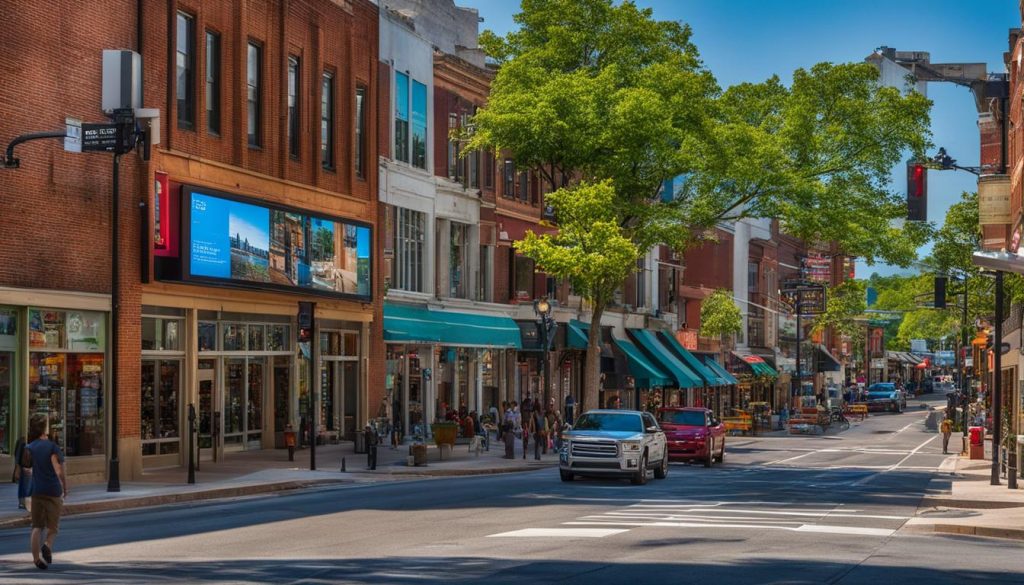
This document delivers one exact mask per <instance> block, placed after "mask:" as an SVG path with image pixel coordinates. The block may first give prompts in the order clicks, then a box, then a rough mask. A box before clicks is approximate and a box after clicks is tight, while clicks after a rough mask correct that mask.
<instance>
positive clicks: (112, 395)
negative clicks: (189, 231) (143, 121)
mask: <svg viewBox="0 0 1024 585" xmlns="http://www.w3.org/2000/svg"><path fill="white" fill-rule="evenodd" d="M120 171H121V155H120V154H115V155H114V169H113V173H114V175H113V186H112V188H111V192H110V335H109V336H108V337H109V339H110V368H109V371H110V392H109V399H108V401H109V403H110V408H109V409H108V411H109V412H110V469H109V471H108V472H107V491H108V492H119V491H121V473H120V467H121V466H120V460H119V459H118V456H117V374H118V371H119V370H120V368H119V367H118V364H119V361H118V360H119V358H120V355H121V351H120V348H119V347H118V338H119V337H120V336H119V332H120V329H121V326H120V319H119V317H120V313H121V292H120V290H119V288H120V287H119V285H118V281H119V280H120V277H121V269H120V267H121V262H120V259H119V258H118V249H119V248H120V246H119V244H120V230H119V229H118V224H119V223H120V222H119V221H118V217H117V216H118V213H117V212H118V208H119V207H120V197H119V195H120V194H119V190H120V187H121V184H120V175H121V172H120Z"/></svg>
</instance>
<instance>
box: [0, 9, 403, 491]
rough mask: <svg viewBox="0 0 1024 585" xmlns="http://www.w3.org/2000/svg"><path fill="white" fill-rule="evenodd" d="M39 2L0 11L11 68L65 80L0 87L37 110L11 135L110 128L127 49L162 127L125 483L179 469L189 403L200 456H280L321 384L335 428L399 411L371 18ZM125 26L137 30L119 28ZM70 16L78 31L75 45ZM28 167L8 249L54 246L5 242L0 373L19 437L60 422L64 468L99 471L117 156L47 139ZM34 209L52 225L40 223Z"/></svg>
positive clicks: (145, 165)
mask: <svg viewBox="0 0 1024 585" xmlns="http://www.w3.org/2000/svg"><path fill="white" fill-rule="evenodd" d="M36 4H38V6H33V5H31V4H30V5H28V6H24V5H22V6H20V7H19V8H18V10H14V9H13V8H11V9H4V10H3V12H4V14H3V16H4V18H5V19H6V20H7V21H8V22H11V23H19V24H18V33H16V34H13V35H4V40H3V41H0V43H2V45H3V47H2V48H3V54H4V55H5V56H4V58H3V59H4V61H5V62H4V65H5V67H4V68H5V69H6V70H9V71H13V72H15V73H16V74H18V75H25V76H28V75H30V74H31V71H32V67H33V66H34V65H36V64H38V63H46V64H50V67H44V68H42V69H40V70H39V71H38V73H37V75H38V79H32V78H29V77H26V79H25V82H24V83H12V84H8V85H5V87H4V88H3V90H2V92H3V93H2V95H3V101H4V103H8V104H34V105H35V107H34V109H33V111H29V110H28V109H19V110H12V111H11V115H9V116H5V118H4V119H3V120H2V121H0V136H2V137H3V138H4V139H10V138H11V137H13V136H14V135H16V134H19V133H23V132H26V131H31V130H39V129H40V128H39V125H40V124H43V125H45V128H54V127H56V128H60V127H62V125H63V121H64V120H63V119H64V116H77V117H80V118H82V119H83V120H84V121H86V122H101V121H103V120H104V117H103V113H102V112H100V108H99V104H100V79H101V75H100V74H101V60H100V53H101V50H102V49H108V48H130V49H133V50H135V51H137V52H138V53H139V54H141V56H142V62H143V63H144V64H145V68H144V71H143V78H142V105H143V106H144V107H148V108H156V109H158V110H159V113H160V122H161V130H162V132H161V141H160V143H159V144H158V145H154V147H153V149H152V156H151V158H150V160H148V161H143V160H142V159H141V157H140V156H139V154H138V153H131V154H129V155H127V156H125V157H124V160H123V163H122V171H121V172H122V176H121V205H120V210H119V214H118V215H119V224H120V226H121V244H120V246H119V250H120V258H121V263H120V266H121V270H120V273H121V280H120V287H119V291H120V295H121V307H120V311H119V314H120V327H119V328H118V331H119V348H120V359H119V363H118V364H117V368H116V371H117V373H118V377H117V381H118V384H117V387H118V392H117V399H118V437H119V440H118V443H119V449H118V451H119V459H120V462H121V464H120V468H121V477H123V478H125V479H131V478H133V477H136V476H138V474H139V473H140V472H141V470H142V469H143V468H144V467H146V466H151V465H152V466H166V465H177V464H183V463H184V453H185V451H186V450H187V449H186V445H187V443H186V442H185V440H184V437H185V436H186V430H185V429H186V425H187V416H188V408H187V407H188V405H193V404H194V405H195V407H196V409H197V425H198V431H199V447H200V451H199V452H200V456H201V458H204V459H213V460H217V459H220V458H221V457H222V456H223V454H224V453H225V452H227V451H232V450H241V449H260V448H273V447H281V446H283V442H284V431H285V429H286V427H287V426H288V425H291V426H292V428H295V429H298V428H299V425H300V421H305V420H308V417H309V415H310V414H311V411H310V403H309V397H310V392H309V391H308V387H309V384H308V380H309V379H310V375H309V374H310V371H311V370H312V371H319V372H320V375H318V376H316V377H315V378H314V379H315V380H317V382H318V384H317V385H316V386H314V387H315V388H318V389H319V397H318V400H316V401H314V405H316V406H317V407H318V411H317V412H316V413H312V416H314V417H315V419H316V421H317V425H318V431H319V432H320V433H322V434H323V435H325V436H331V435H334V436H337V435H339V434H340V435H344V434H351V433H352V432H353V430H354V429H357V428H361V426H360V425H361V424H362V423H363V422H365V421H366V420H367V419H368V418H369V414H368V413H369V410H370V405H371V404H376V403H377V402H378V401H379V400H380V398H379V397H378V396H376V395H373V394H371V393H370V388H371V385H370V384H369V382H368V381H369V380H370V379H377V378H379V377H382V376H383V344H381V343H379V342H378V343H373V342H371V340H372V339H377V340H379V339H380V324H381V321H382V315H381V304H380V302H379V300H375V299H379V298H380V294H379V291H380V287H381V280H380V278H379V276H378V275H379V273H380V270H379V266H377V260H378V256H377V254H376V246H374V245H373V234H374V230H375V229H376V228H377V205H376V192H377V184H376V182H377V174H376V172H375V171H376V168H375V157H371V156H369V153H375V152H376V151H377V144H376V139H377V137H376V135H375V134H374V133H372V132H370V128H371V127H370V126H369V124H370V123H371V121H372V120H374V119H375V116H376V110H375V108H376V105H375V104H376V103H377V96H376V91H377V85H378V84H377V72H378V71H377V62H378V59H377V53H376V49H377V44H376V35H377V20H378V16H377V13H378V9H377V7H376V5H375V4H373V3H371V2H369V1H368V0H353V1H351V2H343V3H339V2H332V1H329V0H301V1H295V2H290V3H272V2H246V3H242V2H238V3H222V4H221V3H218V4H211V3H201V2H175V1H173V0H170V1H162V2H147V3H141V4H139V3H135V2H97V3H91V4H90V5H89V7H88V8H83V7H81V6H79V5H78V3H60V4H59V5H58V6H57V7H54V6H51V5H46V6H43V5H42V3H36ZM137 10H141V13H139V12H137ZM54 12H56V13H57V14H58V17H57V18H54ZM110 14H121V15H127V17H126V18H124V19H121V20H118V21H115V23H114V24H112V22H111V21H110V19H109V18H108V17H109V15H110ZM62 19H72V20H74V22H75V25H74V27H71V29H72V30H75V31H78V33H80V34H75V35H68V34H67V30H69V29H68V28H66V27H64V28H62V27H61V26H59V24H60V22H62ZM120 22H123V24H117V23H120ZM83 23H84V24H83ZM89 23H93V24H94V26H90V24H89ZM367 39H370V40H371V42H369V43H368V42H366V40H367ZM68 56H73V57H71V58H69V57H68ZM55 72H59V73H58V74H55ZM56 83H59V84H60V88H61V89H58V87H57V86H56V85H55V84H56ZM69 87H74V91H65V89H66V88H69ZM43 92H45V93H43ZM19 156H21V157H22V158H23V159H24V163H25V164H23V165H22V168H21V169H20V170H18V171H15V172H8V173H4V174H2V175H0V181H3V182H4V185H3V191H4V192H5V193H17V195H16V196H15V197H14V198H8V197H5V198H4V199H3V201H2V202H0V206H3V212H4V215H5V216H6V217H17V218H18V219H17V223H16V224H15V225H16V229H14V230H11V231H8V232H7V233H9V234H37V236H35V237H18V238H11V239H8V240H6V241H5V242H4V245H3V246H0V254H4V255H5V256H6V255H9V258H5V260H9V261H5V262H4V264H3V265H4V268H3V269H0V286H2V287H4V288H2V289H0V305H4V306H3V307H2V311H0V316H2V317H3V320H4V322H5V323H6V325H5V333H9V335H6V336H0V337H2V338H3V339H5V340H6V343H7V345H0V352H6V353H0V356H3V357H0V360H4V359H6V360H8V361H9V363H10V364H11V366H10V367H8V368H7V369H6V373H7V376H8V377H7V378H6V379H5V380H4V382H3V383H5V384H6V387H5V386H3V385H0V394H2V395H4V397H5V398H6V400H7V402H6V406H5V408H0V413H2V414H3V417H4V419H3V422H2V423H0V424H2V425H4V427H3V430H4V431H5V433H4V437H5V438H4V440H3V441H2V443H3V444H4V445H5V448H6V446H7V445H8V444H9V443H10V441H9V437H11V436H13V435H14V434H16V433H20V432H22V430H23V429H24V424H25V421H26V420H27V418H28V415H29V414H31V413H35V412H46V413H48V414H49V416H50V419H51V426H52V427H53V428H54V429H55V430H56V431H57V432H58V435H61V434H62V435H63V436H61V441H62V444H63V445H64V446H65V448H66V450H67V451H68V456H69V463H68V469H69V472H70V473H72V474H75V475H80V476H95V477H94V479H95V478H98V477H102V474H103V473H104V466H105V460H106V457H107V456H108V455H109V444H110V443H109V441H110V437H109V432H108V430H109V428H110V421H109V420H106V419H105V416H104V415H105V411H106V409H105V408H104V405H105V404H106V401H107V400H109V398H110V396H109V395H108V394H109V391H108V388H109V382H110V379H111V376H112V375H113V374H112V372H113V370H114V368H113V367H111V364H110V363H109V355H110V348H109V344H108V343H107V342H106V340H107V338H108V337H109V336H108V335H106V333H107V332H108V331H109V327H110V325H109V318H110V314H109V312H110V289H109V285H108V284H107V283H108V282H109V274H110V272H109V270H110V260H109V259H110V257H111V251H110V249H109V246H108V243H107V242H108V241H109V237H110V236H109V233H110V225H109V220H108V213H109V205H110V197H109V193H110V190H111V184H110V179H109V176H110V171H109V168H110V167H109V166H108V161H109V156H110V155H106V154H69V153H65V152H63V151H61V150H60V145H59V144H57V143H51V144H43V143H34V144H32V145H25V146H23V147H21V148H20V149H19ZM33 207H35V208H37V209H40V210H45V213H43V212H42V211H40V212H38V213H33V214H29V213H25V212H24V211H25V210H27V209H31V208H33ZM140 210H141V212H140ZM47 216H48V217H47ZM43 217H47V219H45V220H44V219H43ZM44 259H45V260H44ZM44 266H45V267H46V268H45V269H43V268H42V267H44ZM299 301H314V302H316V310H315V315H316V328H315V329H314V331H313V332H312V335H313V337H314V338H315V339H316V340H317V341H319V342H320V343H319V351H318V352H316V353H315V354H313V355H310V354H309V353H308V352H302V351H299V350H300V349H302V346H300V345H299V344H298V343H297V335H298V330H299V328H298V323H297V322H296V319H297V312H298V302H299ZM375 332H376V334H374V333H375ZM8 350H10V351H8ZM311 358H312V362H313V363H312V364H311V363H310V361H311ZM321 381H322V384H320V383H319V382H321ZM58 405H59V406H58Z"/></svg>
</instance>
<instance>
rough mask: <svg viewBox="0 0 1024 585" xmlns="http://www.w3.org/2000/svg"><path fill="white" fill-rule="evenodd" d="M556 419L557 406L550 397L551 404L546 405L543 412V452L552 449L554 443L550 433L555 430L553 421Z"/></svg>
mask: <svg viewBox="0 0 1024 585" xmlns="http://www.w3.org/2000/svg"><path fill="white" fill-rule="evenodd" d="M557 419H558V408H556V407H555V399H554V398H552V399H551V404H549V405H548V409H547V411H545V412H544V423H545V424H544V427H545V430H546V432H545V434H544V453H547V452H548V449H551V450H554V448H555V445H554V442H553V441H552V433H554V430H555V421H556V420H557Z"/></svg>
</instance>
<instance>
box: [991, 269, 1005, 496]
mask: <svg viewBox="0 0 1024 585" xmlns="http://www.w3.org/2000/svg"><path fill="white" fill-rule="evenodd" d="M992 351H994V352H995V367H994V370H995V371H993V372H992V392H990V393H989V396H990V397H991V399H992V485H999V471H1000V469H999V466H1000V461H999V442H1000V441H1001V440H1002V434H1003V433H1002V430H1003V429H1002V427H1003V417H1002V415H1003V408H1002V400H1003V397H1002V394H1003V392H1002V383H1003V376H1002V368H1003V271H1002V270H998V271H996V332H995V339H994V340H993V342H992Z"/></svg>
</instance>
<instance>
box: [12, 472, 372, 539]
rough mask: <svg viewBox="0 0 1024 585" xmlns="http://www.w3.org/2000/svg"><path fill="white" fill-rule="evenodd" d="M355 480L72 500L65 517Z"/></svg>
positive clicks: (25, 520) (21, 521)
mask: <svg viewBox="0 0 1024 585" xmlns="http://www.w3.org/2000/svg"><path fill="white" fill-rule="evenodd" d="M343 483H354V482H353V480H351V479H309V480H294V481H281V482H275V483H261V484H252V485H243V486H234V487H225V488H215V489H210V490H202V491H194V492H180V493H176V494H160V495H155V496H141V497H137V498H124V499H122V500H98V501H95V502H81V503H71V504H66V505H65V506H64V509H63V512H62V514H61V515H62V516H73V515H76V514H91V513H93V512H111V511H114V510H130V509H134V508H148V507H153V506H165V505H168V504H180V503H184V502H197V501H202V500H219V499H227V498H239V497H243V496H252V495H258V494H269V493H274V492H282V491H290V490H297V489H303V488H308V487H314V486H322V485H331V484H343ZM30 520H31V519H30V518H29V517H28V516H27V515H26V516H22V517H20V518H9V519H6V520H0V528H13V527H18V526H28V525H29V522H30Z"/></svg>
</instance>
